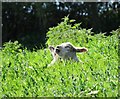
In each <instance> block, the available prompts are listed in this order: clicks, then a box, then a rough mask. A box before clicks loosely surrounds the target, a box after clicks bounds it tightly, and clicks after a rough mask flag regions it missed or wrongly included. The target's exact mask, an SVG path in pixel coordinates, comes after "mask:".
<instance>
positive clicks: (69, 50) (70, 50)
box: [55, 42, 76, 58]
mask: <svg viewBox="0 0 120 99" xmlns="http://www.w3.org/2000/svg"><path fill="white" fill-rule="evenodd" d="M55 52H56V53H57V54H58V55H59V56H60V57H63V58H67V57H70V56H71V55H72V56H73V54H75V53H76V49H75V48H74V47H73V45H72V44H71V43H69V42H67V43H62V44H61V45H58V46H56V48H55Z"/></svg>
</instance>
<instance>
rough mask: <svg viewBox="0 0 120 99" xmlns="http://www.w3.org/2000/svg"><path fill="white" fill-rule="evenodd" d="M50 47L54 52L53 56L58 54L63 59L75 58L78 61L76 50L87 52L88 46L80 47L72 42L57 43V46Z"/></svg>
mask: <svg viewBox="0 0 120 99" xmlns="http://www.w3.org/2000/svg"><path fill="white" fill-rule="evenodd" d="M49 49H50V50H51V52H52V55H53V58H55V56H56V55H58V56H59V57H61V58H63V59H73V60H76V61H78V58H77V56H76V52H86V51H87V48H84V47H83V48H79V47H74V46H73V45H72V44H71V43H70V42H66V43H62V44H60V45H57V46H56V48H54V47H52V46H50V47H49Z"/></svg>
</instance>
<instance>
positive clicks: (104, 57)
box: [0, 17, 120, 97]
mask: <svg viewBox="0 0 120 99" xmlns="http://www.w3.org/2000/svg"><path fill="white" fill-rule="evenodd" d="M73 21H74V20H69V18H68V17H65V18H64V21H63V22H61V23H60V24H58V26H56V27H53V28H50V30H49V31H48V33H47V37H48V41H47V42H46V44H47V45H57V44H60V43H63V42H71V43H72V44H74V45H75V46H85V47H87V48H88V49H89V50H88V52H87V53H84V54H78V57H79V58H80V59H81V60H82V61H83V62H84V64H81V63H76V62H71V61H63V62H59V61H58V62H56V63H55V64H54V65H53V66H51V67H47V66H48V64H49V63H50V62H51V60H52V56H51V54H50V52H49V50H48V49H41V50H37V51H32V52H31V51H29V50H27V49H21V45H20V44H19V43H18V42H17V41H16V42H8V43H6V44H4V47H3V49H2V50H1V51H0V54H1V55H2V64H1V68H2V77H1V80H2V82H1V83H2V86H1V91H2V93H1V94H0V96H1V97H11V96H12V97H15V96H16V97H21V96H23V97H28V96H29V97H38V96H48V97H49V96H57V97H59V96H60V97H65V96H68V97H117V96H118V34H119V33H120V31H119V29H118V30H116V31H112V34H113V35H111V36H105V35H104V34H96V35H94V36H93V35H91V34H92V32H91V30H90V29H89V30H86V29H81V28H79V26H80V24H74V25H71V22H73Z"/></svg>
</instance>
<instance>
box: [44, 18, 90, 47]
mask: <svg viewBox="0 0 120 99" xmlns="http://www.w3.org/2000/svg"><path fill="white" fill-rule="evenodd" d="M73 22H75V20H69V18H68V17H65V18H63V22H61V23H59V24H58V26H56V27H52V28H49V31H48V32H47V38H48V40H47V42H46V44H47V45H58V44H61V43H63V42H72V44H73V45H76V44H77V45H78V46H84V45H85V44H86V42H87V39H88V35H89V34H91V33H92V32H91V29H88V30H86V29H81V28H80V25H81V23H76V24H73V25H72V23H73Z"/></svg>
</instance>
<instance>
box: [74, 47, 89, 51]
mask: <svg viewBox="0 0 120 99" xmlns="http://www.w3.org/2000/svg"><path fill="white" fill-rule="evenodd" d="M75 50H76V52H87V51H88V49H87V48H85V47H82V48H79V47H75Z"/></svg>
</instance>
